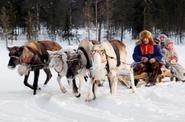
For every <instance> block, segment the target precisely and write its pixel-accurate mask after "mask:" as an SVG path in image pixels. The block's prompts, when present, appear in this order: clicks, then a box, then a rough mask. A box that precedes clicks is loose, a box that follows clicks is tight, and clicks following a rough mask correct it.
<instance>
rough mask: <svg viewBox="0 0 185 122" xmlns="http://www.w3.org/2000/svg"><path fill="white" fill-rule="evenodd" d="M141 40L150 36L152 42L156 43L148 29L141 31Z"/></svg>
mask: <svg viewBox="0 0 185 122" xmlns="http://www.w3.org/2000/svg"><path fill="white" fill-rule="evenodd" d="M139 37H140V40H142V39H144V38H148V39H149V41H150V43H151V44H154V40H153V37H152V33H151V32H150V31H148V30H143V31H141V32H140V33H139Z"/></svg>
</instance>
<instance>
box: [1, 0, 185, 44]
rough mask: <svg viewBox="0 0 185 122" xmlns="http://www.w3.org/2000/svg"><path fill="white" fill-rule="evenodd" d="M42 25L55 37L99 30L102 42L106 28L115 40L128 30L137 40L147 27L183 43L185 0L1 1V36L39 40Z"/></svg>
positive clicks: (11, 38) (73, 35)
mask: <svg viewBox="0 0 185 122" xmlns="http://www.w3.org/2000/svg"><path fill="white" fill-rule="evenodd" d="M42 27H44V28H46V30H47V33H48V34H49V35H50V36H51V37H52V39H54V40H55V37H56V36H61V37H63V38H64V39H69V38H73V37H75V36H76V35H75V33H74V32H72V30H73V29H76V30H77V31H78V29H79V28H85V29H86V30H87V32H88V34H89V36H88V37H89V38H90V30H91V29H95V30H96V33H97V34H96V37H97V39H98V40H99V41H101V32H102V29H104V30H106V38H107V39H111V38H113V35H114V34H116V33H117V32H118V31H119V32H121V34H120V40H122V39H123V36H124V33H123V32H124V31H125V30H127V31H129V32H131V34H132V38H133V39H135V38H137V36H138V33H139V32H140V31H141V30H143V29H148V30H150V31H152V32H153V33H154V35H156V36H157V34H159V33H162V32H165V33H166V34H168V35H175V36H177V37H178V39H177V40H176V43H177V44H183V39H182V38H183V36H184V32H185V0H1V1H0V36H1V38H6V39H10V40H16V37H17V36H19V35H20V34H25V35H26V36H27V39H37V37H38V35H39V33H40V31H41V30H42Z"/></svg>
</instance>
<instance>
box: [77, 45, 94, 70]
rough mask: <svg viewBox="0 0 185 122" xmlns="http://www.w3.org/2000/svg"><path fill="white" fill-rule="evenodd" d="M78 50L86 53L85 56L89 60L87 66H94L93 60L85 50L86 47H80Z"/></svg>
mask: <svg viewBox="0 0 185 122" xmlns="http://www.w3.org/2000/svg"><path fill="white" fill-rule="evenodd" d="M78 50H81V51H82V52H83V53H84V55H85V58H86V60H87V65H86V68H87V69H89V68H90V67H92V62H91V61H90V60H89V57H88V54H87V52H86V51H85V49H84V48H83V47H79V48H78Z"/></svg>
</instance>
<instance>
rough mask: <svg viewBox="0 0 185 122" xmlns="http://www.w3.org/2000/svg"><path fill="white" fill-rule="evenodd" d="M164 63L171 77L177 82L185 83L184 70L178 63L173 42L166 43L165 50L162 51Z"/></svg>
mask: <svg viewBox="0 0 185 122" xmlns="http://www.w3.org/2000/svg"><path fill="white" fill-rule="evenodd" d="M162 55H163V59H164V63H165V66H166V68H167V69H170V71H171V73H172V76H173V77H175V78H176V80H177V81H183V82H185V69H184V68H183V66H182V65H180V64H179V63H178V56H177V53H176V52H175V50H174V44H173V41H168V42H167V44H166V46H165V48H164V49H163V50H162Z"/></svg>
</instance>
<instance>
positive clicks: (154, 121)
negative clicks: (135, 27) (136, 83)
mask: <svg viewBox="0 0 185 122" xmlns="http://www.w3.org/2000/svg"><path fill="white" fill-rule="evenodd" d="M126 45H127V47H128V51H129V57H130V59H131V54H132V52H133V47H134V44H133V43H128V44H126ZM0 47H1V49H0V69H1V70H0V83H1V84H0V122H109V121H111V122H184V121H185V115H184V114H185V83H182V82H177V83H169V82H168V83H165V84H164V85H156V86H154V87H149V88H148V87H144V86H141V87H139V88H138V89H137V92H136V93H132V91H131V90H130V89H127V88H125V87H124V86H122V85H121V84H119V86H118V91H117V95H116V96H111V95H110V93H109V88H108V84H107V83H105V85H104V87H98V89H97V99H96V100H95V101H92V102H85V101H84V99H85V95H86V87H87V85H86V84H84V87H83V89H82V96H81V97H80V98H75V97H74V95H73V94H72V90H71V88H70V86H68V84H67V82H66V83H65V86H66V87H67V90H68V92H67V93H66V94H62V93H61V92H60V90H59V86H58V84H57V81H56V80H57V79H56V76H57V74H56V72H55V71H54V70H52V74H53V77H52V79H51V80H50V82H49V83H48V85H47V86H45V87H42V86H43V83H44V80H45V74H44V72H43V71H41V74H40V78H39V86H41V87H42V90H41V91H38V93H37V95H35V96H33V95H32V93H33V92H32V90H30V89H29V88H28V87H25V86H24V85H23V77H21V76H19V75H18V73H17V70H10V69H8V67H7V63H8V60H9V58H8V51H7V50H6V48H5V43H4V42H0ZM72 47H76V46H72ZM65 48H67V46H65ZM184 50H185V46H176V51H177V53H178V54H179V61H180V63H181V64H182V65H183V66H185V56H184V53H183V52H184ZM63 80H65V79H63ZM29 81H30V82H32V81H33V74H31V77H30V79H29Z"/></svg>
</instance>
